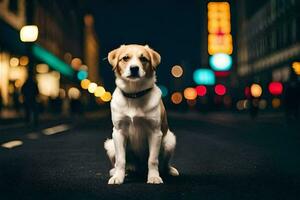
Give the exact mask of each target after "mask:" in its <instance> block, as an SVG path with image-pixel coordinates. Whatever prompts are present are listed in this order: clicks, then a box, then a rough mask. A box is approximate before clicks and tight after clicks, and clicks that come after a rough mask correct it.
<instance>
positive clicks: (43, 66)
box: [36, 64, 49, 74]
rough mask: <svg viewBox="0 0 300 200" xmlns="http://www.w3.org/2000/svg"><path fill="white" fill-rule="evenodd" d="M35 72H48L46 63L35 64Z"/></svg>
mask: <svg viewBox="0 0 300 200" xmlns="http://www.w3.org/2000/svg"><path fill="white" fill-rule="evenodd" d="M36 72H37V73H40V74H44V73H48V72H49V66H48V65H47V64H38V65H36Z"/></svg>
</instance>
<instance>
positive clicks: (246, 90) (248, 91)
mask: <svg viewBox="0 0 300 200" xmlns="http://www.w3.org/2000/svg"><path fill="white" fill-rule="evenodd" d="M244 93H245V96H246V98H250V97H251V91H250V87H245V91H244Z"/></svg>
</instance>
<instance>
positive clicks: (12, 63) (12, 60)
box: [9, 57, 19, 67]
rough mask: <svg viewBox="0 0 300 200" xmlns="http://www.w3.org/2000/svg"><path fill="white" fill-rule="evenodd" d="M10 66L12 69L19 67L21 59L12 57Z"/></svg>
mask: <svg viewBox="0 0 300 200" xmlns="http://www.w3.org/2000/svg"><path fill="white" fill-rule="evenodd" d="M9 64H10V66H11V67H17V66H18V65H19V59H18V58H15V57H12V58H11V59H10V60H9Z"/></svg>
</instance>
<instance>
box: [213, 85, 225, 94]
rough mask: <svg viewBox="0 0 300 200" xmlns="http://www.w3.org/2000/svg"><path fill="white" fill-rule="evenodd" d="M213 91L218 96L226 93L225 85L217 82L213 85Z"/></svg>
mask: <svg viewBox="0 0 300 200" xmlns="http://www.w3.org/2000/svg"><path fill="white" fill-rule="evenodd" d="M215 93H216V94H217V95H219V96H223V95H224V94H226V87H225V86H224V85H222V84H218V85H216V86H215Z"/></svg>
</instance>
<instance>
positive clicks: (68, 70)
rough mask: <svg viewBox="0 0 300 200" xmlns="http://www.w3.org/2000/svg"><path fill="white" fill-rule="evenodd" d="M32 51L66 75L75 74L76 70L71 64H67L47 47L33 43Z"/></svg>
mask: <svg viewBox="0 0 300 200" xmlns="http://www.w3.org/2000/svg"><path fill="white" fill-rule="evenodd" d="M32 51H33V54H34V56H36V57H37V58H38V59H40V60H41V61H43V62H45V63H46V64H48V65H49V66H50V67H51V68H53V69H54V70H57V71H59V72H60V73H62V74H63V75H65V76H69V77H72V76H73V75H74V70H73V69H72V67H71V66H70V65H68V64H66V63H65V62H63V61H62V60H60V59H59V58H58V57H56V56H55V55H53V54H52V53H50V52H49V51H47V50H46V49H44V48H42V47H41V46H39V45H37V44H35V45H33V47H32Z"/></svg>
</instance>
